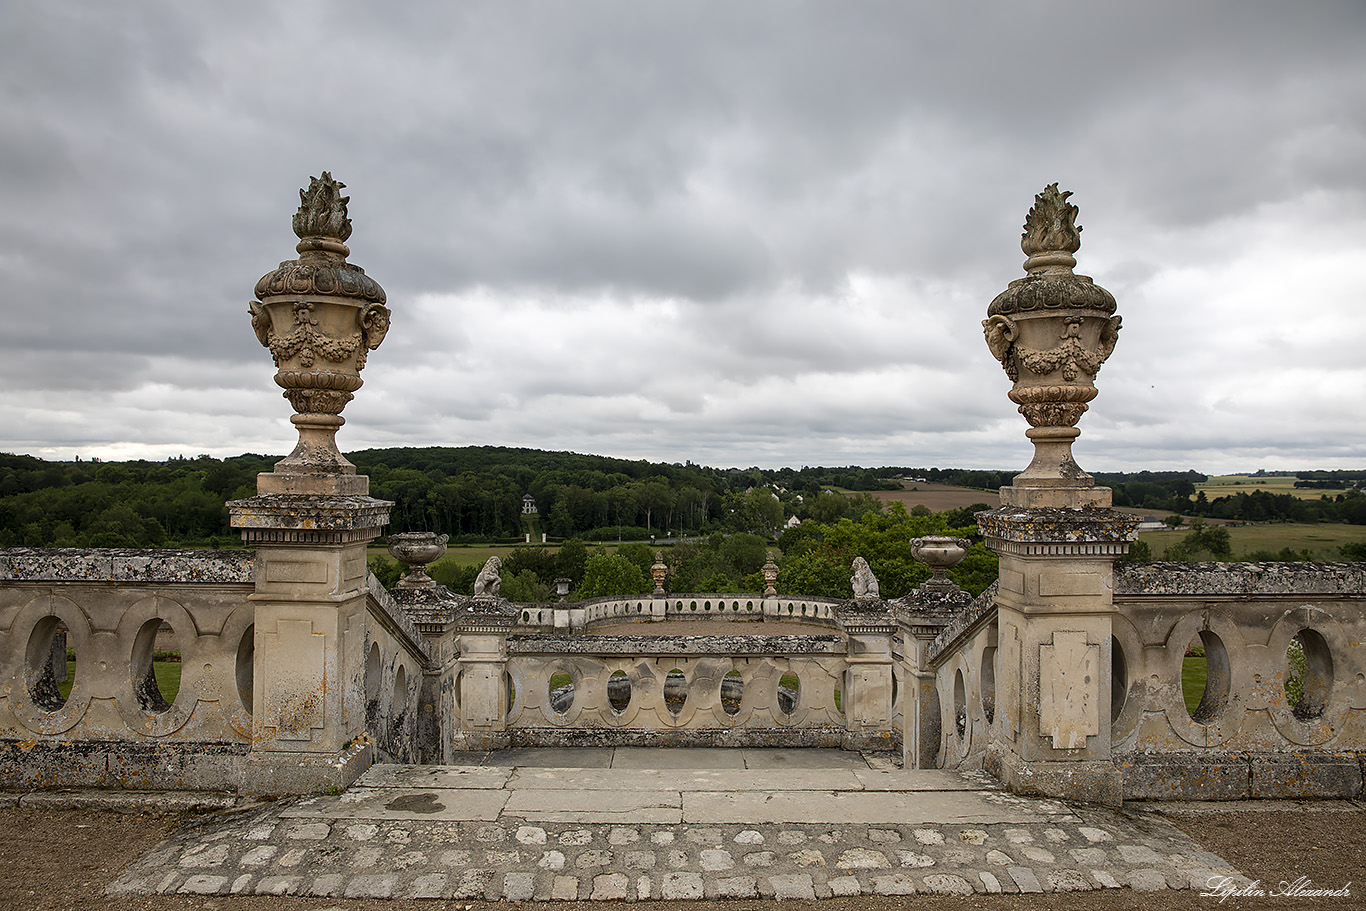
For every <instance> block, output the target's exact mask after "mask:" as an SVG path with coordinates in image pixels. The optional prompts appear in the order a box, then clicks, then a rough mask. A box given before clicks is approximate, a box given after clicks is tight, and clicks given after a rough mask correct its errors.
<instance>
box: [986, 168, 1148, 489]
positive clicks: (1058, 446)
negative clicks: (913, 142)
mask: <svg viewBox="0 0 1366 911" xmlns="http://www.w3.org/2000/svg"><path fill="white" fill-rule="evenodd" d="M1071 195H1072V194H1071V192H1070V191H1069V192H1060V191H1059V190H1058V185H1057V184H1056V183H1053V184H1049V185H1048V186H1047V187H1045V188H1044V190H1043V192H1042V193H1040V194H1038V195H1037V196H1036V197H1035V198H1034V206H1033V207H1032V208H1031V209H1030V210H1029V215H1028V216H1027V217H1026V218H1025V225H1024V234H1023V235H1022V237H1021V241H1020V247H1021V249H1022V250H1024V252H1025V253H1027V254H1028V255H1029V259H1028V260H1026V261H1025V271H1026V273H1027V274H1026V275H1025V277H1024V278H1020V279H1016V280H1015V281H1013V282H1011V283H1010V286H1009V287H1008V288H1006V290H1005V291H1003V292H1001V293H1000V294H999V295H997V297H996V299H995V300H993V301H992V302H991V306H990V307H988V308H987V318H986V319H985V320H983V321H982V333H983V336H984V338H985V340H986V343H987V347H988V348H989V349H990V350H991V353H992V356H994V357H995V358H996V359H997V360H998V361H999V362H1000V364H1001V367H1002V368H1003V369H1004V370H1005V372H1006V376H1007V377H1009V378H1010V380H1011V382H1012V383H1013V384H1014V385H1013V388H1012V389H1011V390H1010V399H1011V401H1013V402H1015V404H1016V405H1018V406H1019V411H1020V414H1022V415H1024V417H1025V420H1027V421H1029V423H1030V425H1031V426H1030V429H1029V430H1027V431H1025V435H1026V436H1028V437H1029V438H1030V439H1031V440H1032V441H1033V442H1034V460H1033V461H1032V462H1031V463H1030V465H1029V467H1028V468H1026V469H1025V471H1024V472H1022V473H1021V474H1020V475H1018V476H1017V477H1016V478H1015V487H1016V488H1021V489H1023V488H1070V489H1081V488H1092V487H1094V485H1095V482H1094V480H1092V478H1091V476H1090V475H1088V474H1086V473H1085V472H1084V471H1082V470H1081V468H1080V467H1078V466H1077V464H1076V462H1075V461H1073V459H1072V441H1073V440H1074V439H1076V437H1077V436H1078V435H1079V434H1080V431H1079V430H1077V429H1076V424H1077V422H1078V421H1080V420H1081V416H1082V415H1083V414H1085V413H1086V411H1087V408H1088V407H1089V406H1088V404H1087V403H1088V402H1090V401H1091V400H1092V399H1094V398H1095V397H1096V394H1097V389H1096V386H1095V378H1096V375H1097V374H1098V373H1099V372H1100V368H1101V365H1102V364H1104V363H1105V361H1106V359H1108V358H1109V356H1110V354H1111V352H1113V351H1114V348H1115V344H1116V342H1117V341H1118V340H1119V330H1120V326H1121V321H1120V318H1119V317H1118V316H1116V315H1115V310H1116V306H1115V299H1114V297H1113V296H1111V294H1110V292H1108V291H1106V290H1105V289H1104V288H1102V287H1100V286H1099V285H1097V284H1095V282H1093V281H1092V280H1091V278H1090V277H1089V276H1085V275H1077V274H1075V273H1074V272H1073V271H1072V267H1073V266H1075V265H1076V262H1077V261H1076V259H1075V258H1074V257H1073V256H1072V254H1073V253H1075V252H1077V250H1079V249H1080V248H1081V228H1080V227H1079V226H1078V225H1077V224H1076V219H1077V207H1076V206H1074V205H1072V204H1071V203H1069V202H1068V201H1067V200H1068V198H1069V197H1071ZM1098 498H1099V499H1104V496H1102V495H1100V494H1099V493H1097V495H1096V496H1089V495H1083V496H1081V497H1080V500H1079V501H1078V502H1076V503H1071V501H1070V500H1069V501H1068V503H1069V504H1071V505H1104V504H1101V503H1100V502H1099V499H1098ZM1045 499H1046V500H1048V502H1047V503H1044V502H1042V501H1041V502H1039V503H1035V504H1031V505H1066V504H1063V503H1062V502H1061V501H1058V500H1057V498H1056V497H1052V498H1049V497H1045ZM1064 499H1066V498H1064ZM1072 499H1077V498H1076V497H1073V498H1072ZM1093 500H1094V501H1095V502H1092V501H1093ZM1054 501H1057V502H1054ZM1082 501H1085V502H1084V503H1083V502H1082ZM1107 502H1108V501H1107ZM1014 505H1026V504H1024V503H1019V504H1014Z"/></svg>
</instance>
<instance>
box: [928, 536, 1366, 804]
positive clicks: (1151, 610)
mask: <svg viewBox="0 0 1366 911" xmlns="http://www.w3.org/2000/svg"><path fill="white" fill-rule="evenodd" d="M1113 592H1114V611H1113V614H1112V615H1111V617H1110V620H1111V630H1112V638H1111V642H1110V647H1109V648H1108V649H1104V650H1102V651H1101V653H1100V655H1099V657H1100V659H1101V660H1100V662H1099V663H1098V664H1097V666H1096V667H1095V670H1096V671H1097V672H1099V673H1101V674H1103V675H1104V676H1105V678H1106V682H1107V684H1108V685H1107V686H1106V687H1105V691H1106V692H1107V693H1108V694H1109V709H1110V710H1109V712H1108V713H1106V718H1108V721H1109V732H1108V733H1109V735H1110V740H1111V743H1112V744H1113V746H1112V761H1113V763H1114V764H1115V766H1116V767H1117V769H1118V770H1119V772H1120V773H1121V776H1122V793H1123V798H1124V799H1126V800H1132V799H1240V798H1252V797H1356V796H1360V795H1361V794H1362V790H1363V773H1362V762H1363V760H1366V646H1363V644H1362V643H1363V642H1366V565H1363V564H1360V563H1119V564H1116V565H1115V569H1114V575H1113ZM995 597H996V595H995V589H994V588H993V589H991V590H988V591H987V592H986V593H984V596H983V597H982V598H980V599H978V600H977V601H976V602H974V604H973V605H972V606H971V607H970V608H969V609H968V610H966V611H964V612H963V613H962V614H960V615H959V616H958V617H956V618H955V620H954V622H953V623H952V624H950V625H949V626H948V627H946V628H945V630H944V631H943V633H942V634H941V635H940V638H939V639H938V640H936V641H935V642H934V643H933V645H932V646H931V648H930V650H929V653H928V656H929V660H930V663H931V665H932V666H933V667H934V668H935V674H936V676H935V693H934V694H933V699H934V701H935V703H936V705H937V707H938V709H939V712H940V718H941V725H942V734H941V742H940V754H939V757H938V761H937V764H938V765H941V766H943V767H946V768H968V767H980V766H981V765H982V764H983V762H984V759H985V758H986V757H987V756H989V754H990V752H991V749H992V746H993V744H995V743H999V741H1000V739H1001V737H1002V725H1003V724H1004V723H1005V722H1004V720H1003V719H1001V718H1000V717H999V713H998V712H997V702H998V695H997V674H998V672H1001V671H1000V666H999V658H998V641H997V637H998V635H999V630H998V628H997V625H996V623H995V619H996V617H995ZM1292 643H1296V644H1295V645H1292ZM1192 648H1201V649H1203V651H1204V653H1205V655H1204V660H1205V666H1206V671H1207V682H1206V685H1205V687H1204V691H1203V697H1202V699H1201V701H1200V703H1199V705H1198V707H1196V708H1195V709H1194V710H1191V709H1189V708H1188V707H1187V703H1186V700H1185V696H1184V688H1183V685H1182V666H1183V659H1184V657H1185V656H1186V654H1187V652H1188V650H1189V649H1192ZM1296 652H1299V653H1300V654H1301V655H1302V656H1303V657H1302V659H1301V658H1299V657H1298V656H1297V655H1296V654H1295V653H1296ZM1292 675H1293V676H1294V677H1295V678H1296V684H1295V686H1293V687H1292V693H1293V696H1294V698H1293V700H1292V695H1291V694H1288V693H1287V680H1288V679H1289V678H1290V677H1291V676H1292ZM1030 710H1031V711H1032V712H1034V713H1035V714H1036V715H1037V714H1038V713H1040V712H1041V711H1042V710H1043V709H1042V707H1041V706H1034V707H1032V708H1031V709H1030Z"/></svg>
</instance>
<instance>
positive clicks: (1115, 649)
mask: <svg viewBox="0 0 1366 911" xmlns="http://www.w3.org/2000/svg"><path fill="white" fill-rule="evenodd" d="M1184 676H1185V674H1184V673H1183V674H1182V677H1184ZM1128 698H1129V661H1128V659H1127V658H1125V657H1124V648H1123V646H1121V645H1120V644H1119V640H1118V639H1116V638H1115V637H1114V636H1111V637H1110V723H1111V724H1114V723H1115V722H1116V721H1118V720H1119V716H1120V714H1121V713H1122V712H1123V711H1124V702H1125V700H1127V699H1128Z"/></svg>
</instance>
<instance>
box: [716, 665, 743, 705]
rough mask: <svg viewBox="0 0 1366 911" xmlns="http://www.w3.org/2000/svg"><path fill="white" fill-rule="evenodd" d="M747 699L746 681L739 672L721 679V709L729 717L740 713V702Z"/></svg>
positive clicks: (731, 673)
mask: <svg viewBox="0 0 1366 911" xmlns="http://www.w3.org/2000/svg"><path fill="white" fill-rule="evenodd" d="M744 698H745V679H744V678H743V677H741V676H740V672H739V671H731V672H730V673H729V674H727V675H726V676H724V677H722V678H721V709H722V711H724V712H725V713H726V714H727V715H735V714H738V713H739V711H740V700H742V699H744Z"/></svg>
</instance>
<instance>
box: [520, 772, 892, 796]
mask: <svg viewBox="0 0 1366 911" xmlns="http://www.w3.org/2000/svg"><path fill="white" fill-rule="evenodd" d="M865 771H867V770H866V769H865ZM869 774H873V773H869ZM857 775H858V773H857V772H854V771H852V770H849V769H828V770H825V771H822V770H819V769H793V770H791V771H787V772H783V773H781V775H778V774H775V773H773V772H761V771H750V770H749V769H706V770H702V771H690V770H687V769H669V770H653V769H620V770H618V769H613V770H612V774H611V775H610V776H607V775H603V774H602V772H601V771H597V770H591V769H518V770H517V771H516V773H515V775H514V776H513V779H512V782H511V783H512V785H513V786H514V787H516V788H525V789H528V790H536V789H542V788H547V789H560V788H580V789H583V790H603V791H618V790H632V789H643V790H673V791H762V790H764V789H765V788H772V787H781V788H782V789H783V790H787V791H830V790H838V791H861V790H863V789H864V785H863V783H862V782H861V781H859V779H858V777H857Z"/></svg>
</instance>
